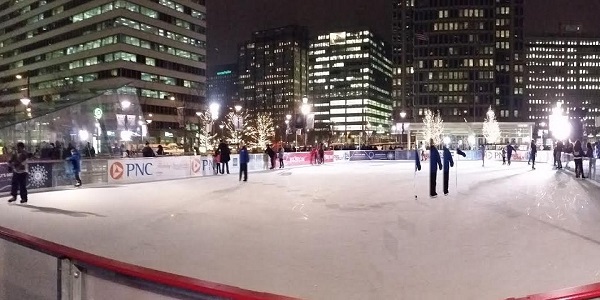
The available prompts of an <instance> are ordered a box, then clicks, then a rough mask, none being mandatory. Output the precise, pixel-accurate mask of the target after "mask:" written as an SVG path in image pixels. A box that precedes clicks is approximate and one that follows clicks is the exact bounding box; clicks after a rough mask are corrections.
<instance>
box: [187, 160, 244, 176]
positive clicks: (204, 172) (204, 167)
mask: <svg viewBox="0 0 600 300" xmlns="http://www.w3.org/2000/svg"><path fill="white" fill-rule="evenodd" d="M190 159H191V175H192V177H200V176H215V175H217V164H218V163H217V162H216V161H215V159H214V157H213V156H212V155H209V156H191V157H190ZM239 162H240V156H239V154H232V155H231V156H230V160H229V163H228V164H229V173H230V174H237V173H238V172H239V171H240V163H239ZM222 166H223V165H222V164H221V167H222ZM223 173H225V174H226V173H227V169H226V168H225V169H224V171H223Z"/></svg>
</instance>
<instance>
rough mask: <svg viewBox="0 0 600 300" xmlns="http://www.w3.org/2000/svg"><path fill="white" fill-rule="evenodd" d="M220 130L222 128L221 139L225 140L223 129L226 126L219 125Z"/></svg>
mask: <svg viewBox="0 0 600 300" xmlns="http://www.w3.org/2000/svg"><path fill="white" fill-rule="evenodd" d="M219 128H221V138H224V136H223V135H224V134H223V128H225V125H223V124H221V125H219Z"/></svg>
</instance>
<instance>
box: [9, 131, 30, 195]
mask: <svg viewBox="0 0 600 300" xmlns="http://www.w3.org/2000/svg"><path fill="white" fill-rule="evenodd" d="M28 157H29V153H27V151H25V144H23V143H22V142H19V143H17V151H16V152H15V153H13V155H12V157H11V158H10V160H9V161H8V165H9V166H10V168H11V169H12V173H13V177H12V182H11V187H12V189H11V195H12V198H10V200H8V202H9V203H10V202H15V201H17V192H19V194H20V195H21V203H27V176H28V174H27V172H28V169H27V158H28Z"/></svg>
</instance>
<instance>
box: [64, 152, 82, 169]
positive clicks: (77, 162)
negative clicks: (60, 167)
mask: <svg viewBox="0 0 600 300" xmlns="http://www.w3.org/2000/svg"><path fill="white" fill-rule="evenodd" d="M67 160H68V161H70V162H71V164H72V165H73V172H75V173H79V172H81V155H80V154H79V151H77V150H75V151H74V152H73V153H71V156H69V157H68V158H67Z"/></svg>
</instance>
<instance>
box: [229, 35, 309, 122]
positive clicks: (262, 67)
mask: <svg viewBox="0 0 600 300" xmlns="http://www.w3.org/2000/svg"><path fill="white" fill-rule="evenodd" d="M308 41H309V37H308V29H307V28H306V27H302V26H296V25H290V26H286V27H280V28H273V29H268V30H263V31H257V32H254V33H253V34H252V39H251V40H249V41H247V42H246V43H244V44H243V45H241V46H240V47H239V56H238V68H239V84H240V86H239V93H240V102H241V104H242V105H243V106H244V107H246V108H248V109H249V110H250V111H255V112H267V113H271V115H272V117H273V120H274V122H275V124H276V125H281V126H283V125H284V122H285V117H286V115H288V114H291V115H295V114H298V113H299V110H300V105H301V103H302V97H304V96H306V94H307V92H308V90H307V84H308V80H307V76H308V63H307V58H308V57H307V54H308Z"/></svg>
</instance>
